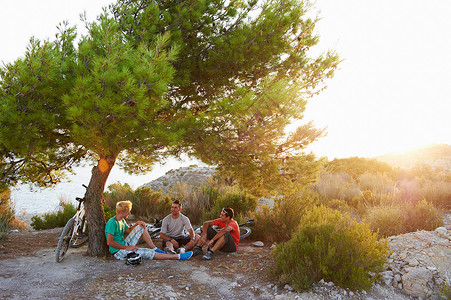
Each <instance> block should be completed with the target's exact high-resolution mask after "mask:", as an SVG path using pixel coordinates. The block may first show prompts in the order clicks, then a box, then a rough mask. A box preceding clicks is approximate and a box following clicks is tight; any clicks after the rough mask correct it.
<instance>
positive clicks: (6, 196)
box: [0, 189, 15, 242]
mask: <svg viewBox="0 0 451 300" xmlns="http://www.w3.org/2000/svg"><path fill="white" fill-rule="evenodd" d="M10 196H11V191H10V190H9V189H3V190H2V191H1V192H0V242H1V241H3V240H4V239H5V238H6V237H7V236H8V234H9V233H10V231H11V228H13V224H12V223H13V221H14V214H15V211H14V207H13V205H12V203H11V199H10Z"/></svg>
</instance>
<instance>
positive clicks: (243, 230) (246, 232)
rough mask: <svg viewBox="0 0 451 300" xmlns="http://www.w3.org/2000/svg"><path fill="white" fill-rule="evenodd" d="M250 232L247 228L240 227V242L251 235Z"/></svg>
mask: <svg viewBox="0 0 451 300" xmlns="http://www.w3.org/2000/svg"><path fill="white" fill-rule="evenodd" d="M251 232H252V230H251V229H250V228H249V227H244V226H241V227H240V240H242V239H245V238H247V237H248V236H249V235H250V234H251Z"/></svg>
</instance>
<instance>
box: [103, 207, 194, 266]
mask: <svg viewBox="0 0 451 300" xmlns="http://www.w3.org/2000/svg"><path fill="white" fill-rule="evenodd" d="M131 209H132V203H131V202H130V201H119V202H118V203H116V215H115V216H114V217H112V218H111V219H109V220H108V222H107V223H106V226H105V235H106V241H107V245H108V246H109V247H110V252H111V253H112V254H113V255H114V257H115V258H117V259H121V260H125V259H126V257H127V254H129V253H131V252H136V253H138V254H140V255H141V257H142V258H148V259H179V260H186V259H189V258H190V257H191V256H192V254H193V252H191V251H189V252H186V253H182V254H166V253H163V251H161V250H160V249H158V248H157V247H155V244H154V243H153V242H152V239H151V238H150V235H149V232H147V230H145V228H146V223H144V222H143V221H138V222H136V223H135V224H134V225H132V226H130V227H129V226H128V225H127V222H126V221H125V219H126V218H127V217H128V216H129V215H130V210H131ZM124 233H128V235H127V237H126V238H125V239H124ZM140 237H142V238H143V240H144V242H145V243H146V244H147V246H148V247H149V248H138V247H137V246H136V244H137V243H138V240H139V238H140Z"/></svg>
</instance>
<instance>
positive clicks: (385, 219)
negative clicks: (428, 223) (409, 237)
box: [365, 205, 407, 237]
mask: <svg viewBox="0 0 451 300" xmlns="http://www.w3.org/2000/svg"><path fill="white" fill-rule="evenodd" d="M404 214H405V211H404V208H403V207H402V206H400V205H393V206H388V205H381V206H374V207H370V208H369V209H368V211H367V213H366V215H365V219H366V220H367V221H368V223H370V224H371V229H373V230H378V231H379V235H380V236H381V237H389V236H392V235H398V234H402V233H406V232H407V228H406V226H405V216H404Z"/></svg>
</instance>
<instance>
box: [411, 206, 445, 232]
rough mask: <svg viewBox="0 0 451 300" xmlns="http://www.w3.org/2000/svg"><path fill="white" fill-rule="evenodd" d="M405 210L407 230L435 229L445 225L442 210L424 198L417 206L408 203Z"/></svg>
mask: <svg viewBox="0 0 451 300" xmlns="http://www.w3.org/2000/svg"><path fill="white" fill-rule="evenodd" d="M405 212H406V228H407V230H408V231H407V232H414V231H417V230H435V229H436V228H438V227H441V226H443V225H444V223H443V218H442V215H441V213H440V211H439V210H438V209H437V208H435V207H434V206H433V205H432V204H431V203H428V202H427V201H426V200H424V199H423V200H421V201H420V202H418V203H417V204H416V205H415V206H412V205H406V207H405Z"/></svg>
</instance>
